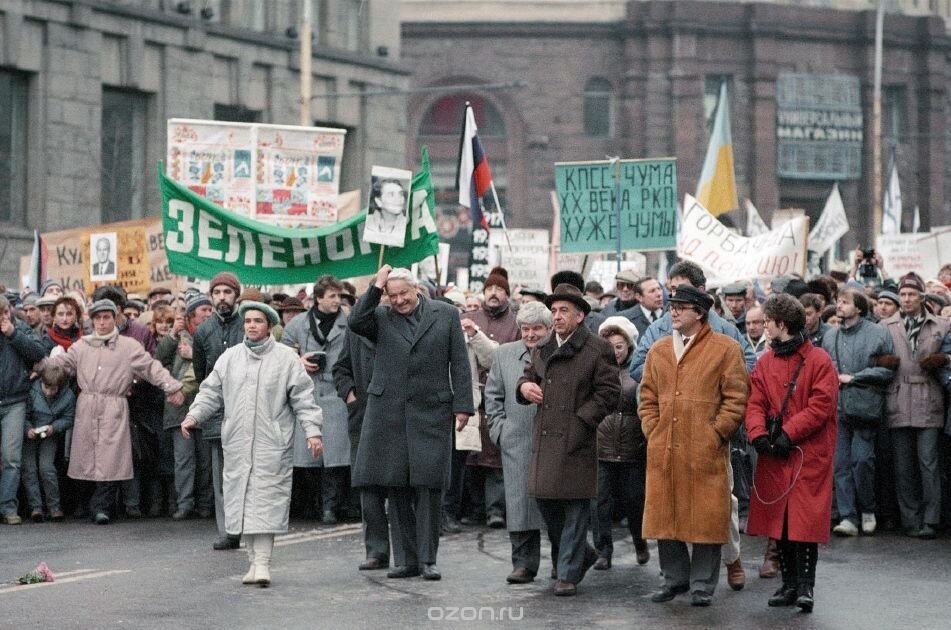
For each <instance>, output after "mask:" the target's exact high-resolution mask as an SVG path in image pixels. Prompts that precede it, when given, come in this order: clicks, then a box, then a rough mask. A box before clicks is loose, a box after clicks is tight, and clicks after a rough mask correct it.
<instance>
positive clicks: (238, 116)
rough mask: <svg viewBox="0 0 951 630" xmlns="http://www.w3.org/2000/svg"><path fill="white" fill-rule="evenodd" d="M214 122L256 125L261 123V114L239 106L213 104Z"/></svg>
mask: <svg viewBox="0 0 951 630" xmlns="http://www.w3.org/2000/svg"><path fill="white" fill-rule="evenodd" d="M215 120H218V121H221V122H237V123H256V122H261V112H260V111H259V110H256V109H248V108H247V107H242V106H240V105H222V104H221V103H215Z"/></svg>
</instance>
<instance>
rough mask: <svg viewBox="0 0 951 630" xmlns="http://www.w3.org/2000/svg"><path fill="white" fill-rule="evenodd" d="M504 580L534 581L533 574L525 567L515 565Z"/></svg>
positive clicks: (513, 582) (520, 582)
mask: <svg viewBox="0 0 951 630" xmlns="http://www.w3.org/2000/svg"><path fill="white" fill-rule="evenodd" d="M505 581H506V582H508V583H509V584H528V583H529V582H534V581H535V574H534V573H532V572H531V571H529V570H528V569H526V568H525V567H516V568H515V569H514V570H513V571H512V572H511V573H509V575H508V577H507V578H505Z"/></svg>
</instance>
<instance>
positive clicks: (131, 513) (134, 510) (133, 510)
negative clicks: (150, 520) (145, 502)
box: [125, 505, 142, 518]
mask: <svg viewBox="0 0 951 630" xmlns="http://www.w3.org/2000/svg"><path fill="white" fill-rule="evenodd" d="M125 516H126V518H142V510H140V509H139V508H138V506H135V505H128V506H126V508H125Z"/></svg>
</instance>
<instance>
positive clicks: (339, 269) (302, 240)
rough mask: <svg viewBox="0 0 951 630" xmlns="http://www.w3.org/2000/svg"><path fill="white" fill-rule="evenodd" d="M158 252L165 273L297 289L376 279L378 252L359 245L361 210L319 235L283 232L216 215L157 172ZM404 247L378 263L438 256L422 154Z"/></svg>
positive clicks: (391, 250) (316, 231)
mask: <svg viewBox="0 0 951 630" xmlns="http://www.w3.org/2000/svg"><path fill="white" fill-rule="evenodd" d="M159 186H160V188H161V190H162V228H163V232H164V235H165V253H166V254H167V255H168V267H169V269H170V270H171V271H172V273H175V274H178V275H181V276H188V277H192V278H205V279H210V278H211V277H213V276H214V275H215V274H216V273H218V272H219V271H230V272H232V273H234V274H236V275H237V276H238V278H239V279H240V280H241V282H242V283H247V284H298V283H305V282H313V281H314V280H316V279H317V277H318V276H321V275H323V274H327V273H329V274H332V275H334V276H336V277H337V278H340V279H344V278H352V277H354V276H367V275H371V274H374V273H376V271H377V269H378V266H379V265H378V263H379V256H380V246H379V245H376V244H369V243H364V242H363V238H362V237H363V225H364V223H365V222H366V216H367V215H366V211H364V212H361V213H360V214H358V215H356V216H354V217H351V218H349V219H346V220H344V221H340V222H339V223H335V224H333V225H328V226H325V227H322V228H311V229H304V228H294V229H291V228H283V227H277V226H274V225H270V224H266V223H261V222H260V221H254V220H252V219H248V218H247V217H242V216H239V215H236V214H234V213H233V212H230V211H228V210H225V209H223V208H220V207H218V206H216V205H215V204H213V203H211V202H210V201H208V200H207V199H205V198H204V197H201V196H199V195H197V194H195V193H193V192H192V191H190V190H188V189H187V188H186V187H184V186H182V185H181V184H179V183H178V182H176V181H174V180H172V179H169V178H168V177H166V176H165V174H164V173H163V172H162V167H161V166H159ZM411 194H412V197H411V199H412V203H411V206H410V216H409V221H408V222H407V224H406V245H405V247H402V248H395V247H387V248H386V250H385V252H384V255H383V261H384V262H386V263H389V264H391V265H393V266H394V267H409V266H410V265H411V264H413V263H415V262H419V261H420V260H422V259H424V258H426V257H427V256H434V255H436V254H437V253H438V251H439V234H438V233H437V231H436V220H435V216H436V214H435V213H436V208H435V203H434V200H433V184H432V177H431V175H430V171H429V154H428V152H427V150H426V148H425V147H424V148H423V153H422V168H421V170H420V171H419V172H418V173H416V174H415V175H414V176H413V184H412V193H411Z"/></svg>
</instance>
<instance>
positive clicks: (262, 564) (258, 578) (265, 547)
mask: <svg viewBox="0 0 951 630" xmlns="http://www.w3.org/2000/svg"><path fill="white" fill-rule="evenodd" d="M273 549H274V534H257V535H256V536H255V537H254V583H255V584H259V585H261V586H262V587H267V586H270V585H271V551H272V550H273Z"/></svg>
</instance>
